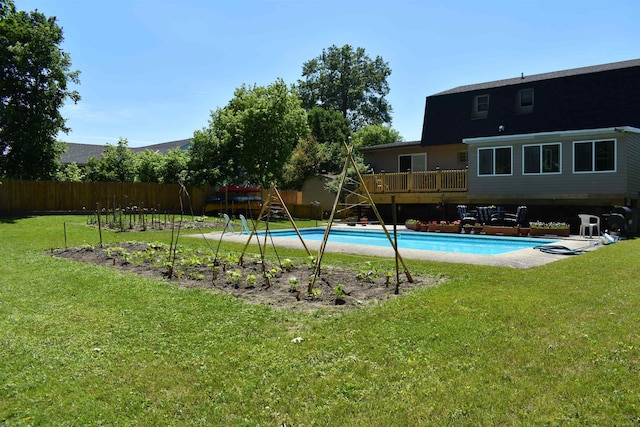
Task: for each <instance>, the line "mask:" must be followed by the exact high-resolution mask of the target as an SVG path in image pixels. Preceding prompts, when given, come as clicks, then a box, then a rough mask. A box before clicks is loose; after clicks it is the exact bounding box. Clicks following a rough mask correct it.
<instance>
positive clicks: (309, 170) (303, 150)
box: [282, 136, 325, 190]
mask: <svg viewBox="0 0 640 427" xmlns="http://www.w3.org/2000/svg"><path fill="white" fill-rule="evenodd" d="M323 163H325V157H324V155H323V153H322V149H321V146H320V145H319V144H318V142H317V141H316V140H315V138H313V136H309V138H307V139H305V140H302V141H300V143H298V145H297V146H296V148H295V149H294V150H293V153H292V154H291V157H290V158H289V161H288V162H287V163H286V164H285V165H284V171H283V174H282V180H283V184H282V187H283V188H286V189H294V190H300V189H302V184H303V183H304V180H305V179H307V178H308V177H310V176H314V175H317V174H318V173H320V172H321V170H322V169H321V165H322V164H323Z"/></svg>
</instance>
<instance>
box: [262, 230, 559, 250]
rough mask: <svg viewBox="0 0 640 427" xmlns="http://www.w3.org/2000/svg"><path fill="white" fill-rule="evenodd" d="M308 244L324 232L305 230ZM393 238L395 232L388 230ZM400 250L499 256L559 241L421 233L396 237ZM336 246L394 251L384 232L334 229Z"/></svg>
mask: <svg viewBox="0 0 640 427" xmlns="http://www.w3.org/2000/svg"><path fill="white" fill-rule="evenodd" d="M299 231H300V234H301V235H302V238H303V239H304V240H305V241H306V240H309V241H314V240H315V241H322V238H323V237H324V232H325V229H324V228H321V227H318V228H302V229H300V230H299ZM270 234H271V236H273V237H285V238H294V239H298V235H297V234H296V232H295V230H293V229H286V230H270ZM389 234H390V235H391V238H393V232H392V230H390V229H389ZM397 238H398V249H418V250H423V251H437V252H451V253H461V254H473V255H499V254H504V253H507V252H513V251H519V250H521V249H528V248H533V247H534V246H539V245H545V244H547V243H555V242H557V240H548V239H532V238H527V237H502V236H486V235H474V234H450V233H419V232H415V231H399V232H398V233H397ZM328 241H329V242H330V243H331V242H335V243H350V244H355V245H368V246H384V247H391V243H389V239H388V238H387V236H386V235H385V234H384V231H382V230H362V229H344V228H332V229H331V232H330V233H329V240H328Z"/></svg>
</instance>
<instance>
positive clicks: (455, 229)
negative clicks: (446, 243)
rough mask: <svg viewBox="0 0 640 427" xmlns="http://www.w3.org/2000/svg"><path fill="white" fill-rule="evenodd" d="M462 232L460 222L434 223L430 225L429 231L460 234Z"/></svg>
mask: <svg viewBox="0 0 640 427" xmlns="http://www.w3.org/2000/svg"><path fill="white" fill-rule="evenodd" d="M461 230H462V225H461V224H460V221H459V220H458V221H454V222H447V221H440V222H436V221H432V222H431V223H429V231H435V232H436V233H459V232H460V231H461Z"/></svg>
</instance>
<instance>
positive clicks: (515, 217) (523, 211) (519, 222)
mask: <svg viewBox="0 0 640 427" xmlns="http://www.w3.org/2000/svg"><path fill="white" fill-rule="evenodd" d="M526 218H527V207H526V206H518V209H517V210H516V213H515V214H512V213H505V214H504V217H503V219H502V221H503V222H504V225H507V226H512V227H515V226H521V227H526V226H527V225H528V222H527V220H526Z"/></svg>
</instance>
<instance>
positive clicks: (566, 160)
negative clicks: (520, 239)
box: [362, 60, 640, 223]
mask: <svg viewBox="0 0 640 427" xmlns="http://www.w3.org/2000/svg"><path fill="white" fill-rule="evenodd" d="M362 153H363V156H364V159H365V162H366V163H368V164H369V165H370V166H371V167H372V169H373V174H371V175H368V176H367V177H366V178H365V181H366V185H367V189H368V190H369V191H370V192H371V193H372V195H373V197H374V201H375V202H376V204H379V205H382V206H383V209H384V205H385V204H388V203H389V202H390V198H391V197H390V196H391V195H392V194H395V196H396V197H395V198H396V201H397V203H400V204H403V205H404V206H403V210H404V212H406V213H407V215H411V216H417V215H416V214H415V212H433V209H432V208H433V207H434V206H435V207H437V208H438V209H440V211H441V212H445V213H444V214H443V216H447V217H450V216H453V212H454V209H452V206H451V205H455V204H459V203H462V204H467V205H478V206H480V205H494V204H495V205H497V204H500V205H503V206H505V207H506V208H508V209H515V207H517V206H519V205H527V206H528V207H529V211H530V213H531V215H533V216H537V217H538V218H539V219H541V220H545V219H557V220H565V221H567V222H572V221H574V218H577V214H578V213H593V214H598V215H604V214H606V213H608V212H610V211H611V209H612V208H613V207H614V206H627V207H630V208H632V210H633V211H634V213H635V216H636V217H637V211H638V200H639V199H640V60H631V61H623V62H616V63H610V64H602V65H596V66H589V67H583V68H576V69H570V70H563V71H555V72H550V73H543V74H537V75H531V76H526V75H524V74H523V75H521V76H518V77H515V78H510V79H504V80H498V81H493V82H485V83H477V84H471V85H465V86H459V87H456V88H452V89H449V90H445V91H443V92H440V93H437V94H435V95H431V96H428V97H427V98H426V103H425V114H424V122H423V129H422V139H421V141H419V142H418V141H415V142H409V143H407V142H399V143H396V144H385V145H382V146H377V147H367V148H365V149H363V150H362ZM453 207H455V206H453ZM636 219H637V218H636ZM637 222H638V221H637V220H636V221H634V223H637Z"/></svg>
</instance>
